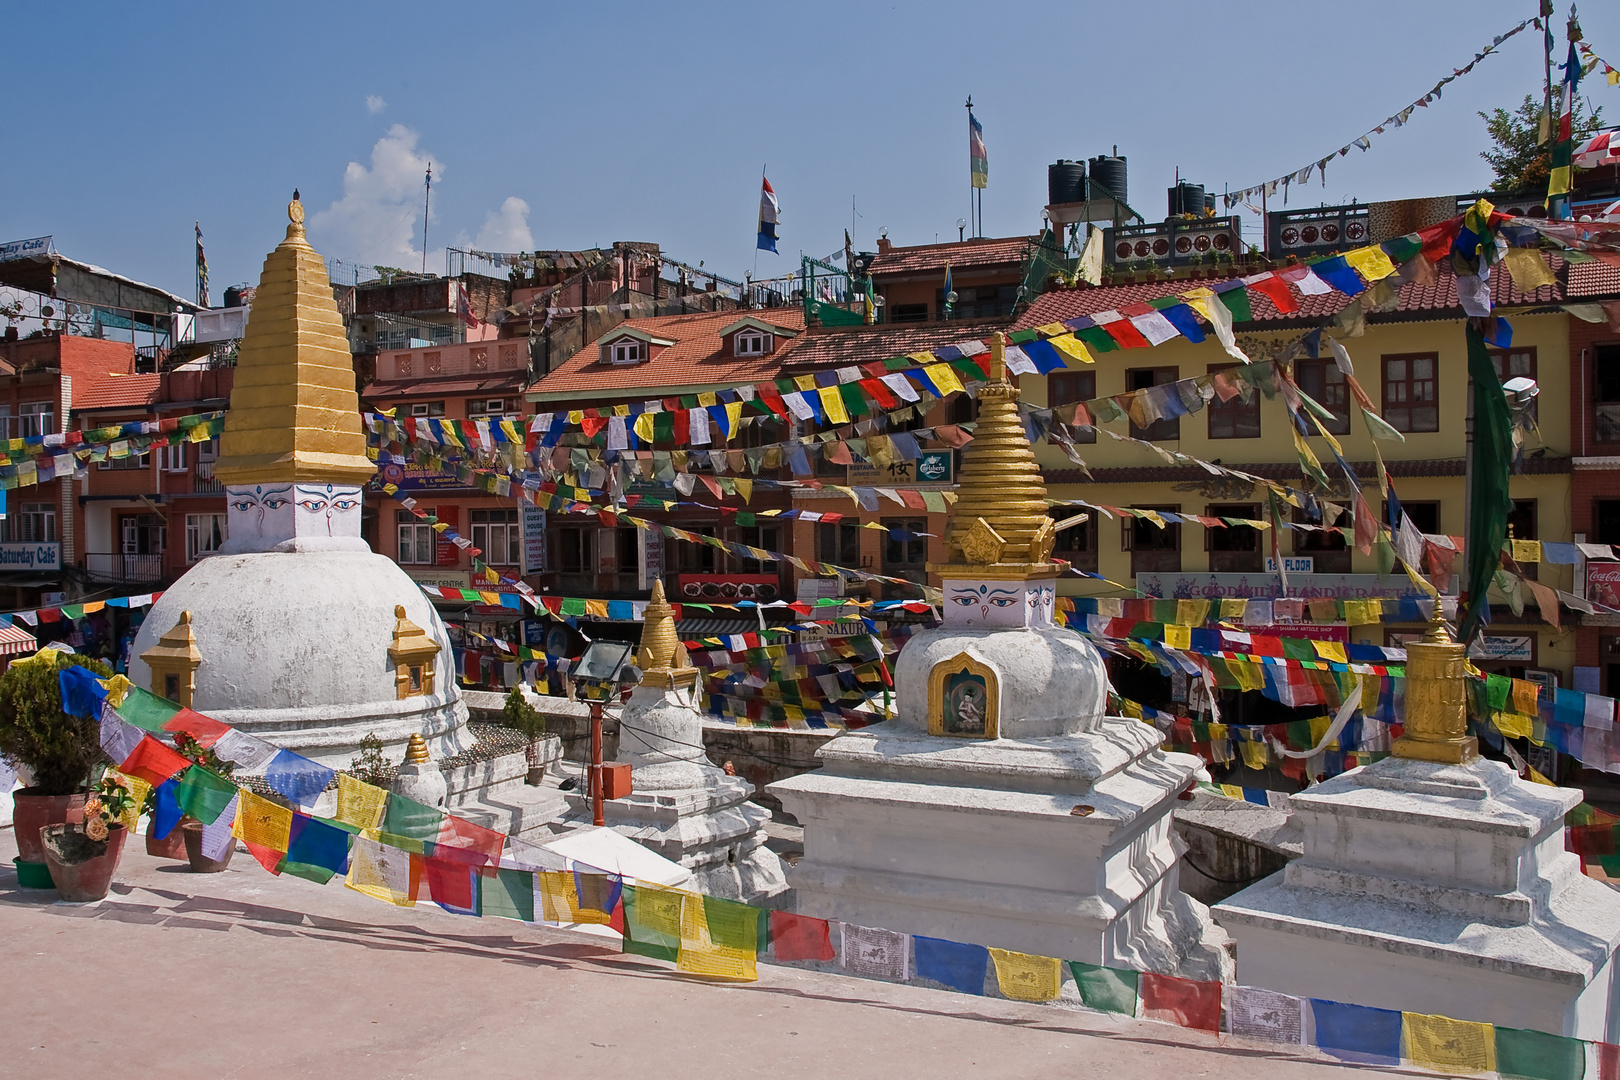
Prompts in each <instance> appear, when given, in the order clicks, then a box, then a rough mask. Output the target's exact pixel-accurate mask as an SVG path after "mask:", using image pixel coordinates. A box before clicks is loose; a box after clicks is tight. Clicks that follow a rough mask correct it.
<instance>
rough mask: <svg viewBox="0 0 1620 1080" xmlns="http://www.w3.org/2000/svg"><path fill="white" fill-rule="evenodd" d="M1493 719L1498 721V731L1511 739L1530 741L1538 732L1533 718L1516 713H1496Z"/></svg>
mask: <svg viewBox="0 0 1620 1080" xmlns="http://www.w3.org/2000/svg"><path fill="white" fill-rule="evenodd" d="M1491 719H1493V720H1495V721H1496V729H1497V730H1498V731H1500V732H1501V733H1502V734H1503V735H1506V736H1507V737H1508V738H1510V739H1528V738H1529V737H1530V736H1531V734H1533V733H1534V732H1535V730H1536V722H1535V719H1534V718H1533V717H1529V716H1521V715H1519V714H1518V713H1514V712H1499V713H1495V714H1493V715H1492V717H1491Z"/></svg>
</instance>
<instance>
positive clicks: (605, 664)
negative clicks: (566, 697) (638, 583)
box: [574, 641, 641, 825]
mask: <svg viewBox="0 0 1620 1080" xmlns="http://www.w3.org/2000/svg"><path fill="white" fill-rule="evenodd" d="M631 648H632V646H631V645H630V644H629V643H628V642H624V641H593V642H591V643H590V644H589V645H587V646H586V647H585V651H584V652H583V653H581V654H580V657H579V663H578V665H577V666H576V667H575V669H574V682H575V684H576V685H580V687H581V691H582V693H584V695H585V697H586V699H587V700H589V701H590V703H591V763H590V772H589V790H590V797H591V823H592V824H593V825H606V824H607V820H606V817H605V815H604V812H603V807H602V803H603V790H602V787H603V785H602V712H603V704H604V702H606V700H607V698H608V696H609V695H611V694H614V693H616V692H617V691H618V690H619V688H620V687H621V686H623V685H625V684H626V683H629V684H632V685H633V684H635V683H638V682H640V681H641V670H640V669H639V668H637V667H636V666H635V665H634V664H632V663H630V662H629V660H630V650H631Z"/></svg>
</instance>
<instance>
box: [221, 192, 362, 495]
mask: <svg viewBox="0 0 1620 1080" xmlns="http://www.w3.org/2000/svg"><path fill="white" fill-rule="evenodd" d="M287 217H288V219H289V221H290V222H291V224H289V225H288V226H287V238H286V239H285V240H283V241H282V242H281V243H280V244H279V245H277V247H276V249H275V250H274V251H272V252H271V253H270V255H269V257H268V258H266V259H265V260H264V273H263V274H261V275H260V277H259V289H258V293H257V295H256V296H255V297H254V299H253V310H252V312H251V313H250V314H249V315H248V325H247V332H246V334H245V335H244V336H243V338H242V347H241V350H240V352H239V353H238V356H237V361H236V381H235V384H234V385H233V387H232V389H231V410H230V412H229V413H228V414H227V415H226V417H225V431H224V434H223V435H222V436H221V438H220V456H219V463H218V464H217V465H215V466H214V475H215V477H217V478H218V479H219V480H221V481H222V482H224V483H225V484H228V485H232V486H241V485H245V484H259V483H266V482H282V483H286V482H288V481H297V482H309V483H313V482H320V483H335V484H363V483H365V482H366V481H367V480H369V479H370V478H371V476H372V474H373V473H375V472H376V465H375V464H374V463H373V462H372V461H371V460H370V459H369V458H368V457H366V437H365V435H364V433H363V432H362V431H361V430H360V399H359V397H358V396H357V395H356V394H355V390H354V363H353V360H352V359H351V357H350V354H349V340H348V336H347V335H346V334H345V333H344V330H343V317H342V316H341V315H339V314H338V309H337V302H336V301H335V300H334V299H333V297H332V284H331V282H330V281H328V280H327V277H326V266H325V265H324V264H323V263H322V262H321V257H320V256H319V255H317V254H316V253H315V249H314V248H312V247H310V246H309V242H308V241H307V240H305V239H304V204H303V203H301V202H299V201H298V193H297V192H294V193H293V201H292V202H290V203H288V204H287Z"/></svg>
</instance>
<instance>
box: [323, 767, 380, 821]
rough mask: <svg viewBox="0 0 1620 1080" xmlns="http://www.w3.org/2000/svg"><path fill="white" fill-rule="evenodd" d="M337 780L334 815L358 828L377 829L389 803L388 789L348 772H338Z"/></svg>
mask: <svg viewBox="0 0 1620 1080" xmlns="http://www.w3.org/2000/svg"><path fill="white" fill-rule="evenodd" d="M337 782H338V789H337V813H336V814H335V815H334V816H335V817H336V819H337V820H338V821H341V822H343V824H345V825H353V826H354V827H355V828H357V829H375V828H377V827H378V826H380V825H381V824H382V819H383V810H384V808H386V807H387V805H388V792H387V790H386V789H384V788H380V787H373V786H372V785H370V784H368V783H365V782H364V781H362V780H356V779H355V778H354V777H352V776H350V775H349V774H348V773H338V777H337Z"/></svg>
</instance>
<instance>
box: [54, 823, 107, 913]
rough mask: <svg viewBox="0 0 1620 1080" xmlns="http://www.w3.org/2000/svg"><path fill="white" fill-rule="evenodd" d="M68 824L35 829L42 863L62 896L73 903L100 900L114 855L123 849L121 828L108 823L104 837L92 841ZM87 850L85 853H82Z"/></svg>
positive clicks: (105, 892)
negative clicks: (37, 833)
mask: <svg viewBox="0 0 1620 1080" xmlns="http://www.w3.org/2000/svg"><path fill="white" fill-rule="evenodd" d="M70 828H71V827H70V826H68V825H47V826H45V827H44V828H43V829H41V830H40V831H39V835H40V846H41V847H42V848H43V849H44V853H45V865H46V866H48V867H50V871H51V881H53V882H54V883H55V884H56V891H57V893H59V894H60V895H61V897H62V899H63V900H67V901H69V902H71V903H75V904H84V903H89V902H90V901H92V900H100V899H101V898H102V897H104V896H106V895H107V890H108V889H110V888H111V887H112V879H113V874H114V873H115V872H116V871H117V870H118V859H119V857H120V856H121V855H123V853H124V834H125V829H124V827H123V826H122V825H112V826H109V827H108V829H107V839H106V840H104V841H102V842H101V843H99V844H98V843H95V842H93V841H91V840H89V839H87V838H86V837H85V836H84V834H83V833H81V832H79V831H78V830H76V829H75V830H73V831H72V832H69V829H70ZM87 853H91V854H88V857H86V855H87Z"/></svg>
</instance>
